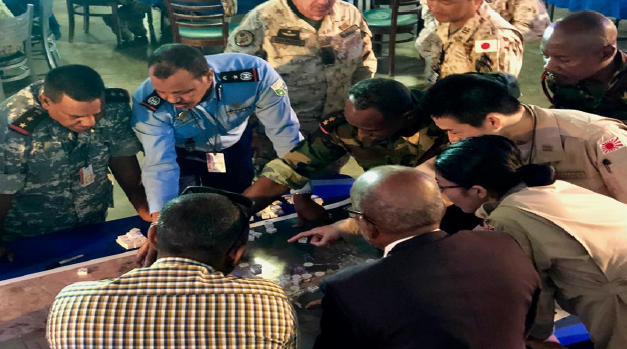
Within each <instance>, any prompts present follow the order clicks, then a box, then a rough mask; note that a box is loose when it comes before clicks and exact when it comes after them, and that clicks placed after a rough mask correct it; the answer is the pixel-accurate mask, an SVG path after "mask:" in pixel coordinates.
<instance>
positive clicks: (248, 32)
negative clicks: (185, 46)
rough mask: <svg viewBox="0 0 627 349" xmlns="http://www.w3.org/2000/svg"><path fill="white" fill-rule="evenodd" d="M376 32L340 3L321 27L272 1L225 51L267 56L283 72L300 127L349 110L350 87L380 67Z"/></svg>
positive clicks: (241, 28)
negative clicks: (374, 48)
mask: <svg viewBox="0 0 627 349" xmlns="http://www.w3.org/2000/svg"><path fill="white" fill-rule="evenodd" d="M371 36H372V34H371V32H370V29H368V24H367V23H366V20H365V19H364V17H363V16H362V14H361V12H359V10H358V9H357V8H356V7H355V6H353V5H351V4H349V3H347V2H344V1H337V2H336V3H335V4H334V5H333V8H332V9H331V12H330V13H329V14H328V15H327V16H326V17H325V18H324V19H323V20H322V21H321V23H320V28H319V29H318V30H316V29H315V28H314V27H313V26H312V25H311V24H310V23H308V22H307V21H305V20H304V19H302V18H300V17H299V16H298V15H297V14H296V13H294V11H293V10H292V9H291V8H290V5H289V4H288V1H287V0H270V1H268V2H265V3H263V4H261V5H259V6H257V7H256V8H254V9H253V10H252V11H251V12H249V13H248V14H247V15H246V17H245V18H244V19H243V20H242V22H241V23H240V25H239V26H238V27H237V28H236V29H235V30H234V31H233V33H232V34H231V35H230V36H229V40H228V45H227V48H226V52H239V53H247V54H250V55H257V56H259V57H262V58H264V59H266V60H267V61H268V63H270V65H271V66H272V67H273V68H274V69H275V70H276V71H277V72H278V73H279V74H280V75H281V77H282V78H283V80H284V81H285V83H286V84H287V87H288V90H289V97H290V102H291V104H292V108H294V111H295V112H296V115H297V116H298V119H299V121H300V123H301V130H303V131H306V132H308V131H313V130H315V129H316V127H317V126H318V123H319V122H320V118H321V117H322V116H323V115H325V114H328V113H330V112H333V111H335V110H340V109H343V108H344V102H345V100H346V97H347V96H348V90H349V89H350V87H351V86H352V85H353V84H354V83H355V82H357V81H360V80H363V79H367V78H371V77H372V76H373V75H374V73H375V72H376V70H377V59H376V57H375V56H374V53H373V52H372V43H371Z"/></svg>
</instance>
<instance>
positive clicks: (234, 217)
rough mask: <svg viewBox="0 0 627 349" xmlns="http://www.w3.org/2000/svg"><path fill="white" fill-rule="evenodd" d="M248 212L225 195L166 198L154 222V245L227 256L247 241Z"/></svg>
mask: <svg viewBox="0 0 627 349" xmlns="http://www.w3.org/2000/svg"><path fill="white" fill-rule="evenodd" d="M248 228H249V223H248V216H247V214H246V212H245V211H244V209H243V208H242V207H241V206H239V205H238V204H237V203H235V202H233V201H232V200H231V199H229V198H228V197H226V196H224V195H220V194H214V193H194V194H185V195H181V196H179V197H177V198H175V199H172V200H171V201H169V202H168V203H167V204H165V206H164V207H163V209H162V210H161V215H160V216H159V220H158V222H157V231H158V233H157V246H158V249H159V250H160V251H165V252H168V253H169V254H171V255H174V256H185V255H186V254H187V253H196V254H205V255H208V256H215V258H216V260H219V259H220V258H222V257H224V256H226V255H227V254H228V253H229V252H230V251H231V250H232V249H234V248H237V247H239V246H243V245H244V244H246V241H247V239H248Z"/></svg>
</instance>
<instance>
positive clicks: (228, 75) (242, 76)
mask: <svg viewBox="0 0 627 349" xmlns="http://www.w3.org/2000/svg"><path fill="white" fill-rule="evenodd" d="M218 77H219V79H220V82H221V83H223V84H226V83H230V82H253V81H259V74H258V73H257V68H251V69H246V70H236V71H227V72H222V73H220V74H219V76H218Z"/></svg>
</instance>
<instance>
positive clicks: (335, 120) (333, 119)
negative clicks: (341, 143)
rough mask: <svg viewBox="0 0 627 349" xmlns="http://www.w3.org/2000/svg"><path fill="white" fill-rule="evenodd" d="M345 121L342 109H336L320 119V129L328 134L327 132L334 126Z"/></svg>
mask: <svg viewBox="0 0 627 349" xmlns="http://www.w3.org/2000/svg"><path fill="white" fill-rule="evenodd" d="M345 123H346V118H344V111H336V112H333V113H329V114H327V115H326V116H325V117H324V118H323V119H322V120H321V121H320V130H321V131H322V132H324V133H326V134H329V132H332V131H333V130H334V129H335V128H337V127H338V126H340V125H343V124H345Z"/></svg>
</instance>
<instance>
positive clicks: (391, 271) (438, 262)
mask: <svg viewBox="0 0 627 349" xmlns="http://www.w3.org/2000/svg"><path fill="white" fill-rule="evenodd" d="M322 289H323V291H324V292H325V296H324V298H323V300H322V307H323V314H322V319H321V334H320V335H319V336H318V338H317V339H316V344H315V346H314V348H316V349H330V348H342V349H348V348H359V349H367V348H399V349H400V348H407V349H409V348H411V349H416V348H421V349H423V348H424V349H431V348H438V349H458V348H459V349H461V348H464V349H465V348H469V349H475V348H481V349H522V348H524V338H525V336H526V333H527V332H528V330H529V329H530V327H531V324H532V322H533V318H534V316H535V307H536V304H537V303H536V301H537V297H538V295H539V291H540V281H539V278H538V275H537V273H536V271H535V269H534V267H533V265H532V263H531V261H530V260H529V259H528V258H527V256H525V254H524V253H523V251H522V249H521V248H520V246H519V245H518V244H517V243H516V241H515V240H513V239H512V238H511V237H510V236H509V235H507V234H504V233H500V232H490V231H460V232H459V233H457V234H455V235H450V236H449V235H448V234H446V233H445V232H443V231H441V230H439V231H435V232H431V233H426V234H422V235H418V236H416V237H414V238H412V239H409V240H406V241H404V242H401V243H399V244H398V245H396V246H395V247H394V248H393V249H392V250H391V251H390V253H389V254H388V256H387V257H385V258H382V259H380V260H378V261H376V262H374V263H370V264H364V265H359V266H356V267H353V268H348V269H346V270H344V271H342V272H339V273H337V274H335V275H332V276H330V277H328V278H327V280H326V282H325V283H324V284H323V285H322Z"/></svg>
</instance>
